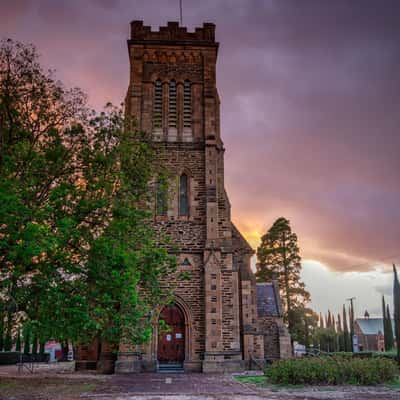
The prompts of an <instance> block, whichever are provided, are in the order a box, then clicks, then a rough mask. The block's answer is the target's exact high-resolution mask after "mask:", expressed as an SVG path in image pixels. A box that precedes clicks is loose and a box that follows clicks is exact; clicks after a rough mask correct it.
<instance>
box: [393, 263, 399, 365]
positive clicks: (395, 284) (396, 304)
mask: <svg viewBox="0 0 400 400" xmlns="http://www.w3.org/2000/svg"><path fill="white" fill-rule="evenodd" d="M393 274H394V282H393V303H394V334H395V336H396V345H397V361H398V362H399V363H400V283H399V278H398V276H397V270H396V266H395V265H394V264H393Z"/></svg>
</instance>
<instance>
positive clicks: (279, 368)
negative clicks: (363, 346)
mask: <svg viewBox="0 0 400 400" xmlns="http://www.w3.org/2000/svg"><path fill="white" fill-rule="evenodd" d="M398 373H399V370H398V368H397V365H396V363H395V362H394V361H392V360H389V359H385V358H378V357H377V358H368V359H363V358H348V357H329V358H328V357H326V358H302V359H289V360H281V361H277V362H276V363H274V364H272V365H271V366H270V367H268V368H267V369H266V370H265V375H266V376H267V377H268V378H269V380H270V382H272V383H279V384H285V385H304V384H309V385H341V384H356V385H376V384H379V383H384V382H390V381H393V380H394V379H395V378H396V377H397V375H398Z"/></svg>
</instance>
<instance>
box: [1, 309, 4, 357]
mask: <svg viewBox="0 0 400 400" xmlns="http://www.w3.org/2000/svg"><path fill="white" fill-rule="evenodd" d="M3 349H4V317H3V314H0V351H3Z"/></svg>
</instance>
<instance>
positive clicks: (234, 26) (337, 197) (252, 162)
mask: <svg viewBox="0 0 400 400" xmlns="http://www.w3.org/2000/svg"><path fill="white" fill-rule="evenodd" d="M399 13H400V3H399V2H398V1H395V0H393V1H392V0H386V1H385V2H383V3H380V2H377V1H367V0H354V1H352V2H347V1H342V0H338V1H335V2H321V1H318V0H314V1H311V0H302V1H301V4H300V3H299V2H298V1H297V0H287V1H284V2H283V1H278V0H271V1H267V0H263V1H261V0H251V1H250V0H229V1H228V0H219V1H218V2H216V1H213V0H205V1H202V2H197V1H194V0H192V1H189V0H188V1H185V2H184V10H183V14H184V23H185V25H187V26H188V27H189V29H193V28H194V27H195V26H199V25H201V24H202V23H203V22H204V21H210V22H215V23H216V25H217V39H218V40H219V41H220V44H221V46H220V51H219V61H218V68H217V78H218V88H219V92H220V95H221V99H222V106H221V109H222V118H221V119H222V134H223V139H224V141H225V145H226V149H227V151H226V166H225V171H226V185H227V189H228V193H229V195H230V200H231V203H232V212H233V217H234V220H235V222H236V223H237V225H238V226H239V228H242V229H243V231H244V234H245V235H246V236H247V237H248V238H249V240H250V241H251V243H252V245H253V246H254V247H255V246H256V245H257V237H258V235H261V234H262V233H265V231H266V230H267V229H268V228H269V227H270V226H271V225H272V223H273V222H274V220H275V219H276V218H278V217H280V216H285V217H287V218H289V219H290V220H291V223H292V226H293V229H294V230H295V232H296V233H297V234H298V236H299V240H300V245H301V250H302V255H303V258H305V259H315V260H319V261H320V262H322V263H323V264H324V265H326V266H327V267H328V268H330V269H331V270H333V271H374V270H375V267H376V265H377V264H379V263H380V264H382V263H390V262H392V261H398V262H399V261H400V254H396V253H400V251H399V250H398V238H399V237H400V224H399V223H398V221H399V220H400V207H399V204H400V183H399V171H400V157H399V152H400V135H399V134H398V127H399V125H400V114H399V112H398V110H399V105H400V77H399V74H398V65H399V64H400V47H399V46H398V43H399V41H400V25H399V24H398V15H399ZM178 15H179V9H178V2H176V1H175V0H153V1H152V2H148V1H145V0H136V1H131V0H119V1H104V0H91V1H86V2H81V1H79V0H70V1H68V2H54V1H51V0H35V1H33V0H30V1H29V0H24V1H22V0H19V1H15V0H14V1H8V2H7V1H5V2H4V1H3V2H1V4H0V36H11V37H14V38H16V39H18V40H21V41H25V42H33V43H35V44H36V45H37V46H38V48H39V50H40V52H41V53H42V54H43V61H44V63H45V64H47V65H49V66H51V67H55V68H56V69H57V70H58V76H59V77H60V78H61V79H62V80H63V81H64V82H65V83H66V84H68V85H77V86H80V87H82V88H83V89H84V90H85V91H87V92H88V93H89V96H90V97H89V98H90V102H91V103H92V104H93V105H94V106H95V107H96V108H100V107H102V105H104V104H105V103H106V102H107V101H109V100H111V101H113V102H114V103H119V102H120V101H122V100H123V98H124V95H125V92H126V89H127V85H128V77H129V65H128V54H127V48H126V39H127V38H128V34H129V22H130V20H133V19H143V20H144V21H145V23H146V24H149V25H151V26H152V27H153V29H155V28H157V27H158V26H159V25H165V23H166V21H167V20H177V19H178ZM389 256H393V259H388V257H389Z"/></svg>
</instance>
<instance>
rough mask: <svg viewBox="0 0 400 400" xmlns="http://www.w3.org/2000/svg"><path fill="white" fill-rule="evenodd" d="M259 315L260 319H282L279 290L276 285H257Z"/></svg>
mask: <svg viewBox="0 0 400 400" xmlns="http://www.w3.org/2000/svg"><path fill="white" fill-rule="evenodd" d="M256 293H257V313H258V316H259V317H281V316H282V312H281V302H280V297H279V290H278V287H277V285H276V284H275V283H273V282H271V283H257V285H256Z"/></svg>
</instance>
